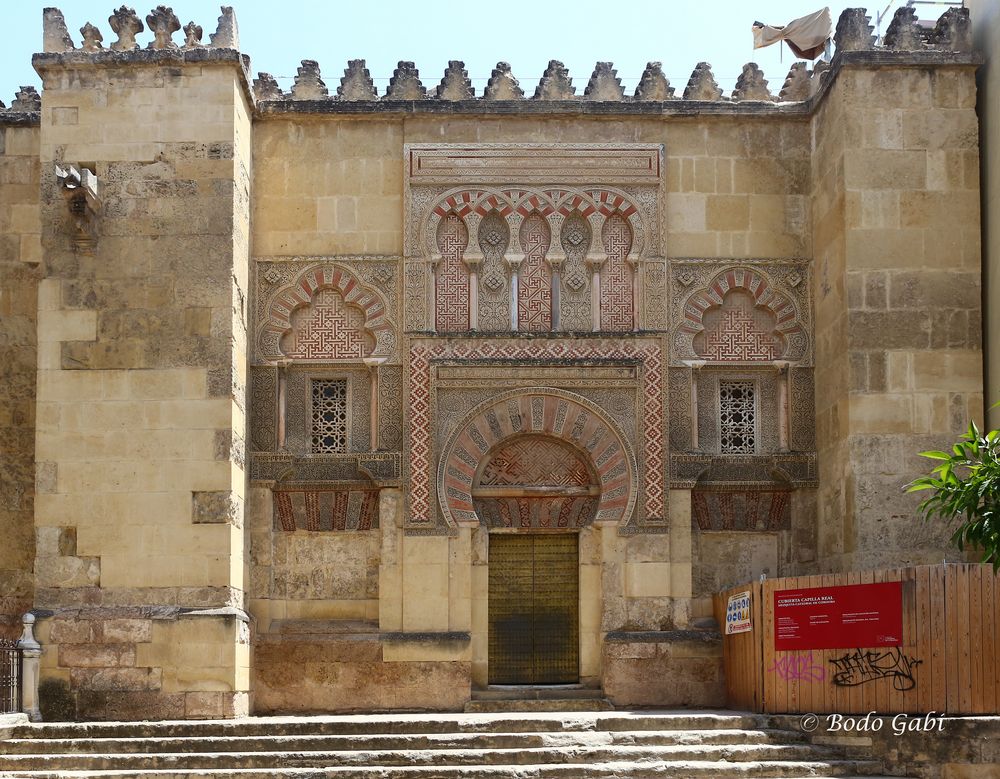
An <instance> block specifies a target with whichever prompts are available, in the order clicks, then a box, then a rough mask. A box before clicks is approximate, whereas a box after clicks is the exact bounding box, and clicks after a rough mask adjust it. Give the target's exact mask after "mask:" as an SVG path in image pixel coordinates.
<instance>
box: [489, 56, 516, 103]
mask: <svg viewBox="0 0 1000 779" xmlns="http://www.w3.org/2000/svg"><path fill="white" fill-rule="evenodd" d="M523 97H524V90H523V89H521V85H520V84H519V83H518V80H517V79H516V78H514V74H513V73H511V71H510V64H509V63H507V62H498V63H497V66H496V67H495V68H493V72H492V73H491V74H490V80H489V81H488V82H487V84H486V90H485V91H484V92H483V98H484V99H486V100H520V99H522V98H523Z"/></svg>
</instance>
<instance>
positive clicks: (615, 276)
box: [601, 212, 633, 332]
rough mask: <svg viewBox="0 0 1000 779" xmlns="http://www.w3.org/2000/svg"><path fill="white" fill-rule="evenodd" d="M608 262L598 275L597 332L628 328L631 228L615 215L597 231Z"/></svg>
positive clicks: (629, 326)
mask: <svg viewBox="0 0 1000 779" xmlns="http://www.w3.org/2000/svg"><path fill="white" fill-rule="evenodd" d="M601 239H602V241H603V243H604V253H605V254H606V255H607V257H608V259H607V261H606V262H605V263H604V268H603V270H602V272H601V330H605V331H625V332H627V331H629V330H631V329H632V327H633V325H632V317H633V314H632V310H633V305H632V297H633V295H632V269H631V268H630V267H629V264H628V262H627V261H626V259H625V258H626V257H628V253H629V252H630V251H631V250H632V228H631V227H630V226H629V223H628V222H627V221H625V217H623V216H622V215H621V214H619V213H617V212H616V213H614V214H612V215H611V216H609V217H608V218H607V219H606V220H605V221H604V227H603V228H602V230H601Z"/></svg>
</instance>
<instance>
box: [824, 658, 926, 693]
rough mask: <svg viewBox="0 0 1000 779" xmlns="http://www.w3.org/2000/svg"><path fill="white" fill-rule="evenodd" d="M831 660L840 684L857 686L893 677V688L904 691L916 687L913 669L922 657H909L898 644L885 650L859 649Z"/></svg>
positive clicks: (837, 683) (835, 682)
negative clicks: (918, 658)
mask: <svg viewBox="0 0 1000 779" xmlns="http://www.w3.org/2000/svg"><path fill="white" fill-rule="evenodd" d="M830 662H831V663H833V667H834V668H835V669H836V673H835V674H834V675H833V683H834V684H835V685H836V686H837V687H857V686H858V685H859V684H865V683H867V682H873V681H876V680H877V679H892V686H893V688H894V689H896V690H899V691H901V692H905V691H906V690H912V689H913V688H914V687H915V686H916V684H917V681H916V679H914V678H913V669H914V668H916V667H917V666H918V665H920V664H921V663H922V662H923V660H917V659H915V658H912V657H909V656H908V655H905V654H903V652H902V650H900V649H899V648H898V647H892V648H890V649H884V650H883V649H866V650H861V649H856V650H855V651H854V652H847V653H845V654H844V656H843V657H838V658H837V659H835V660H831V661H830Z"/></svg>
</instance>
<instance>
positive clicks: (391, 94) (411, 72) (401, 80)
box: [385, 60, 427, 100]
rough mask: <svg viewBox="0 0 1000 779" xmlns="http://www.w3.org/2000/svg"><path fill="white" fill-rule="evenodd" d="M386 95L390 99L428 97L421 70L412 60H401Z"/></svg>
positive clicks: (420, 98)
mask: <svg viewBox="0 0 1000 779" xmlns="http://www.w3.org/2000/svg"><path fill="white" fill-rule="evenodd" d="M385 96H386V98H388V99H390V100H423V99H425V98H426V97H427V90H425V89H424V85H423V84H422V83H421V81H420V72H419V71H418V70H417V68H416V66H415V65H414V64H413V63H412V62H404V61H402V60H401V61H400V62H399V64H398V65H397V66H396V69H395V70H394V71H393V73H392V78H390V79H389V88H388V89H387V90H386V93H385Z"/></svg>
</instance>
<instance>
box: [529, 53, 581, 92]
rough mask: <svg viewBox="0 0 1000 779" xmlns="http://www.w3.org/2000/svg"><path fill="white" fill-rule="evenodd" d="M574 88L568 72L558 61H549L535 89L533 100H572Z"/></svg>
mask: <svg viewBox="0 0 1000 779" xmlns="http://www.w3.org/2000/svg"><path fill="white" fill-rule="evenodd" d="M575 96H576V88H575V87H574V86H573V80H572V79H571V78H570V77H569V71H568V70H567V69H566V66H565V65H563V64H562V63H561V62H559V60H549V64H548V67H547V68H545V72H544V73H543V74H542V78H541V80H540V81H539V82H538V86H537V87H535V94H534V99H535V100H572V99H573V98H574V97H575Z"/></svg>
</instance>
